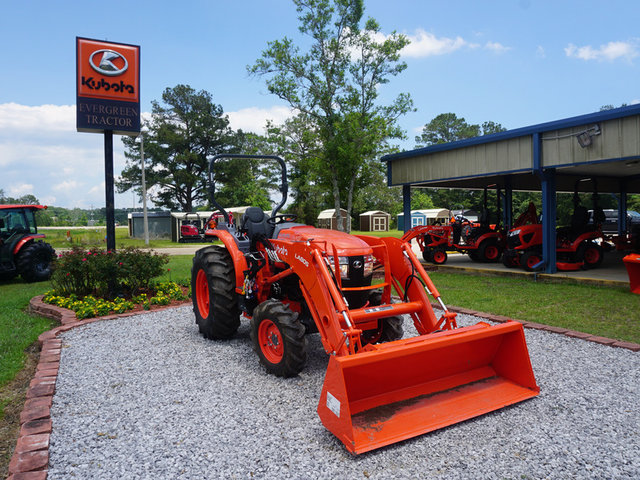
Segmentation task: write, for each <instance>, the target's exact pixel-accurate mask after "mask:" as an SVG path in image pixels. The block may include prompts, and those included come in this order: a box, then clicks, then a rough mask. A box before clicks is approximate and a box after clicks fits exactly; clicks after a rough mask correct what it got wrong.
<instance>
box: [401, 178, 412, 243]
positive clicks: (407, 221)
mask: <svg viewBox="0 0 640 480" xmlns="http://www.w3.org/2000/svg"><path fill="white" fill-rule="evenodd" d="M402 213H403V214H404V231H405V232H407V231H408V230H409V229H410V228H411V185H403V186H402Z"/></svg>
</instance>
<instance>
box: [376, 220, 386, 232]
mask: <svg viewBox="0 0 640 480" xmlns="http://www.w3.org/2000/svg"><path fill="white" fill-rule="evenodd" d="M386 229H387V217H373V231H374V232H384V231H385V230H386Z"/></svg>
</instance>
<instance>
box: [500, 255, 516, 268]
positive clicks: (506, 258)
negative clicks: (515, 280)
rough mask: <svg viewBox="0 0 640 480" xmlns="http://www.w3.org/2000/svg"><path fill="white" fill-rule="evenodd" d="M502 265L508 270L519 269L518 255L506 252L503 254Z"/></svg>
mask: <svg viewBox="0 0 640 480" xmlns="http://www.w3.org/2000/svg"><path fill="white" fill-rule="evenodd" d="M502 264H503V265H504V266H505V267H507V268H513V267H517V266H518V265H520V261H519V260H518V254H517V253H512V252H506V251H505V252H504V253H503V254H502Z"/></svg>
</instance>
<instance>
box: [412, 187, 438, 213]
mask: <svg viewBox="0 0 640 480" xmlns="http://www.w3.org/2000/svg"><path fill="white" fill-rule="evenodd" d="M425 208H435V205H434V204H433V200H432V198H431V195H429V193H428V192H426V191H425V190H423V189H420V188H414V189H413V190H412V191H411V209H412V210H422V209H425Z"/></svg>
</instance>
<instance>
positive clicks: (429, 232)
mask: <svg viewBox="0 0 640 480" xmlns="http://www.w3.org/2000/svg"><path fill="white" fill-rule="evenodd" d="M499 199H500V192H499V191H498V217H500V207H499V205H500V202H499ZM414 238H415V239H416V242H417V243H418V247H419V248H420V250H422V258H424V261H425V262H433V263H435V264H443V263H445V262H446V261H447V258H448V256H447V251H448V250H449V251H451V250H455V251H458V252H463V253H466V254H467V255H469V258H471V260H473V261H476V262H489V263H492V262H498V261H499V260H500V256H501V255H502V251H503V250H504V247H505V234H504V230H503V229H501V228H500V227H499V226H498V225H490V224H489V210H488V209H487V189H486V188H485V190H484V208H483V209H482V214H481V217H480V219H479V221H478V222H471V221H470V220H469V219H467V218H466V217H464V215H462V214H460V215H455V216H454V217H453V218H452V219H451V223H450V225H419V226H417V227H413V228H411V229H410V230H408V231H407V232H406V233H405V234H404V235H403V237H402V240H403V241H405V242H409V243H411V240H413V239H414Z"/></svg>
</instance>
